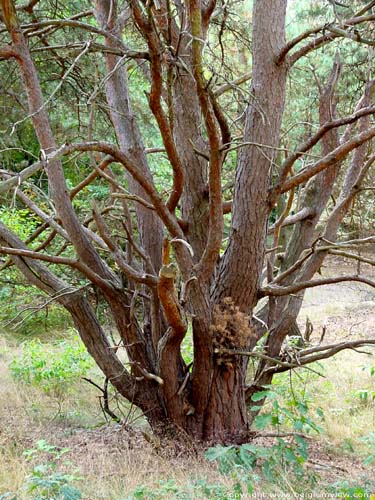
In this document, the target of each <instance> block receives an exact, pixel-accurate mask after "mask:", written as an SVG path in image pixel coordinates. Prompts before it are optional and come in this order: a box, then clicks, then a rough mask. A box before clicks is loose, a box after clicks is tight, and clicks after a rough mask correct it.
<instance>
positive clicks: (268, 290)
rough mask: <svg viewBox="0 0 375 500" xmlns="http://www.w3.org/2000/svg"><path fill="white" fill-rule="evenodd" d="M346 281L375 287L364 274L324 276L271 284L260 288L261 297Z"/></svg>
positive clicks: (374, 282)
mask: <svg viewBox="0 0 375 500" xmlns="http://www.w3.org/2000/svg"><path fill="white" fill-rule="evenodd" d="M344 281H357V282H359V283H364V284H366V285H369V286H371V287H373V288H375V281H373V280H370V279H369V278H365V277H364V276H356V275H353V276H338V277H335V278H323V279H318V280H309V281H301V282H300V283H294V284H293V285H289V286H279V285H275V284H269V285H266V286H264V287H262V288H261V289H260V293H259V296H260V297H268V296H272V297H281V296H283V295H291V294H294V293H297V292H300V291H301V290H306V288H313V287H316V286H323V285H331V284H332V283H341V282H344Z"/></svg>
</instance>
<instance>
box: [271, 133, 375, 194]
mask: <svg viewBox="0 0 375 500" xmlns="http://www.w3.org/2000/svg"><path fill="white" fill-rule="evenodd" d="M373 137H375V127H371V128H369V129H368V130H365V131H364V132H362V133H361V134H358V135H356V136H355V137H353V139H351V140H350V141H347V142H345V143H344V144H341V145H340V146H338V147H337V148H336V149H334V150H333V151H332V152H331V153H329V154H328V155H326V156H324V157H323V158H322V159H321V160H319V161H317V162H316V163H315V164H314V165H312V166H311V167H309V168H307V169H305V170H303V171H301V172H300V173H298V174H296V175H294V176H293V177H291V178H290V179H288V180H286V181H285V182H284V183H283V184H282V185H281V186H280V185H278V186H277V187H275V188H274V191H273V194H272V196H271V200H273V199H274V195H275V193H276V192H277V193H278V194H282V193H286V192H287V191H289V190H290V189H292V188H294V187H296V186H298V185H300V184H302V183H304V182H306V181H308V180H309V179H311V177H314V176H315V175H316V174H318V173H319V172H322V171H323V170H325V169H327V168H329V167H332V166H333V165H335V164H336V163H338V162H339V161H341V160H343V159H344V158H345V157H346V156H347V155H348V154H349V153H350V152H351V151H353V150H354V149H356V148H358V147H359V146H361V145H362V144H363V143H365V142H367V141H369V140H370V139H372V138H373Z"/></svg>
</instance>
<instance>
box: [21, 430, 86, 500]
mask: <svg viewBox="0 0 375 500" xmlns="http://www.w3.org/2000/svg"><path fill="white" fill-rule="evenodd" d="M68 451H69V449H68V448H63V449H58V448H56V446H53V445H50V444H48V443H47V442H46V441H45V440H44V439H42V440H40V441H38V442H37V444H36V448H33V449H30V450H26V451H25V452H24V456H25V457H26V459H27V460H40V459H41V458H43V459H44V461H43V462H42V463H39V464H37V465H34V467H33V469H32V471H31V473H30V474H29V475H28V476H27V478H26V482H25V485H24V489H25V491H26V492H27V493H28V494H32V495H33V497H32V498H33V500H79V499H80V498H82V495H81V492H80V490H78V489H77V488H76V487H75V486H73V485H72V483H73V482H75V481H78V480H80V479H81V478H80V477H79V476H78V475H77V473H76V470H73V471H72V472H69V473H68V472H61V471H59V470H58V469H59V467H58V466H61V467H64V468H65V469H67V468H70V469H71V463H70V462H68V461H62V460H61V459H62V457H63V456H64V455H65V454H66V453H67V452H68Z"/></svg>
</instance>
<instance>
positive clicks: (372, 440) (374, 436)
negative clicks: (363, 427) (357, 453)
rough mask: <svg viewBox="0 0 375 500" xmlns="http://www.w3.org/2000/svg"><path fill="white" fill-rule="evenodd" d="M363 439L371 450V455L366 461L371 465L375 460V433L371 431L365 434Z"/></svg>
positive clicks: (369, 450)
mask: <svg viewBox="0 0 375 500" xmlns="http://www.w3.org/2000/svg"><path fill="white" fill-rule="evenodd" d="M361 441H362V442H363V443H365V445H366V446H367V448H368V452H369V455H368V456H367V458H366V460H365V461H364V463H365V465H371V464H372V463H373V462H375V433H374V432H370V433H369V434H368V435H367V436H363V438H362V439H361Z"/></svg>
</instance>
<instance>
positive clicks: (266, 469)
mask: <svg viewBox="0 0 375 500" xmlns="http://www.w3.org/2000/svg"><path fill="white" fill-rule="evenodd" d="M285 392H286V389H285V387H283V386H279V387H275V386H269V387H267V388H266V390H264V391H260V392H257V393H255V394H254V395H253V397H252V401H254V402H258V401H262V400H263V399H264V398H267V401H268V406H269V407H270V408H269V410H268V411H265V412H264V413H261V414H259V415H257V416H256V417H255V419H254V427H255V428H256V429H258V430H264V429H265V428H266V427H269V426H270V427H271V428H273V429H274V430H275V431H277V434H279V435H280V437H276V441H275V444H273V445H270V446H259V445H256V444H252V443H251V444H244V445H242V446H240V447H235V446H229V447H223V446H218V447H215V448H210V449H209V450H208V451H207V453H206V458H207V459H208V460H210V461H216V462H217V463H218V466H219V470H220V472H221V473H222V474H225V475H230V476H231V477H232V478H233V479H234V480H235V481H236V487H237V489H238V490H239V491H242V488H243V486H245V487H246V489H247V492H248V493H251V492H252V491H253V489H254V485H255V483H256V482H258V481H259V480H260V479H265V480H266V481H268V482H270V483H271V484H279V485H280V484H281V483H282V479H283V477H285V475H288V477H289V479H291V478H294V480H295V482H296V485H297V486H296V488H298V484H300V483H301V479H302V478H303V479H304V484H305V486H306V484H308V483H314V481H315V480H316V479H315V476H313V475H312V474H308V473H307V472H306V469H305V467H304V464H305V463H306V460H307V458H308V445H307V441H306V439H305V438H304V437H303V435H302V433H309V432H311V431H314V432H317V433H320V432H321V428H320V427H319V426H318V425H317V424H316V423H315V422H314V420H313V419H312V418H311V417H310V416H309V407H308V404H307V401H306V400H304V399H301V400H299V399H296V398H295V397H293V398H285V397H284V399H282V397H281V396H285ZM261 408H262V407H260V406H252V408H251V409H252V410H253V411H259V410H260V409H261ZM318 415H319V417H320V418H321V417H322V413H321V412H319V414H318ZM281 426H283V428H285V427H286V428H287V429H289V428H291V429H292V430H293V433H291V434H290V436H289V435H287V436H285V437H281V436H282V433H280V428H281Z"/></svg>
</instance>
